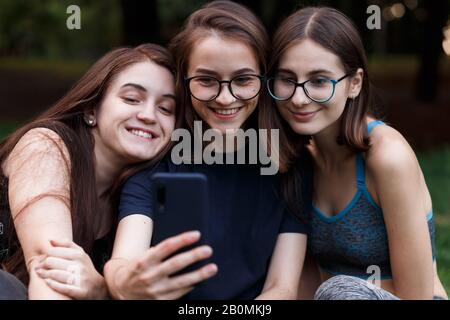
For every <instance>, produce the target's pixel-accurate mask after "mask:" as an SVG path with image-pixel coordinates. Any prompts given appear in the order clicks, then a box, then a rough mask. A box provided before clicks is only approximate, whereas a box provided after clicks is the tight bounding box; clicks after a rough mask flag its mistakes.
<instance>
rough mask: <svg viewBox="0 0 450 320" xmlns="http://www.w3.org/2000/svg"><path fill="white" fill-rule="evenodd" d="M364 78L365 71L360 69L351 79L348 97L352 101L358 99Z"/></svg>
mask: <svg viewBox="0 0 450 320" xmlns="http://www.w3.org/2000/svg"><path fill="white" fill-rule="evenodd" d="M363 78H364V70H363V69H361V68H359V69H358V70H356V72H355V74H354V75H353V76H352V77H351V78H350V87H349V90H348V97H349V98H350V99H354V98H356V97H357V96H358V95H359V93H360V92H361V88H362V84H363Z"/></svg>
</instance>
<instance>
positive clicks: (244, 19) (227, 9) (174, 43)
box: [169, 0, 269, 132]
mask: <svg viewBox="0 0 450 320" xmlns="http://www.w3.org/2000/svg"><path fill="white" fill-rule="evenodd" d="M212 34H218V35H219V36H222V37H224V38H228V39H233V40H237V41H241V42H243V43H245V44H247V45H248V46H249V47H250V48H251V49H252V50H253V53H254V55H255V57H256V58H257V59H258V63H259V67H260V71H261V73H262V74H265V73H266V71H267V58H268V51H269V36H268V34H267V31H266V30H265V28H264V25H263V24H262V22H261V21H260V20H259V19H258V18H257V17H256V15H255V14H254V13H253V12H251V11H250V10H249V9H248V8H246V7H245V6H243V5H241V4H238V3H235V2H232V1H224V0H218V1H213V2H210V3H207V4H206V5H204V6H203V7H202V8H200V9H199V10H197V11H195V12H194V13H192V14H191V15H190V16H189V17H188V19H187V20H186V21H185V23H184V25H183V27H182V30H181V32H180V33H178V34H177V35H176V36H175V37H174V38H173V39H172V40H171V41H170V43H169V49H170V50H171V52H172V54H173V56H174V59H175V65H176V68H177V71H178V74H177V78H176V88H177V93H179V95H180V96H179V104H180V105H183V106H186V110H185V120H186V125H187V127H188V129H189V130H190V131H191V132H193V125H194V121H195V120H199V119H200V117H199V116H198V115H197V113H196V112H195V110H194V108H193V107H192V102H191V97H190V95H189V92H188V90H187V88H186V87H185V85H184V79H185V76H186V73H187V68H188V63H189V59H190V54H191V52H192V49H193V47H194V46H195V44H196V43H197V42H198V41H199V40H201V39H204V38H206V37H208V36H210V35H212ZM268 100H269V99H268V95H267V94H266V92H265V90H261V93H260V96H259V100H258V105H259V106H258V108H257V109H259V108H260V107H261V105H263V104H266V103H268ZM254 114H256V112H254ZM254 114H253V115H252V116H251V117H250V118H251V119H249V120H247V123H248V122H249V121H252V119H256V116H255V115H254ZM254 122H255V123H256V120H255V121H254ZM256 125H257V124H256Z"/></svg>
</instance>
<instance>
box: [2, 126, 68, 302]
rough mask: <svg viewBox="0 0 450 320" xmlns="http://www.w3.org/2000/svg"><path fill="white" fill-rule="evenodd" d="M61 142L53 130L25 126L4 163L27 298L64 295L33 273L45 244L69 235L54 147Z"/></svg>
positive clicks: (62, 172) (63, 177) (62, 174)
mask: <svg viewBox="0 0 450 320" xmlns="http://www.w3.org/2000/svg"><path fill="white" fill-rule="evenodd" d="M49 137H50V138H51V139H50V138H49ZM52 140H53V141H52ZM55 143H57V144H58V145H56V144H55ZM62 146H63V143H62V142H61V140H60V138H59V136H58V135H57V134H56V133H54V132H53V131H50V130H48V129H40V128H39V129H33V130H30V131H29V132H28V133H26V134H25V135H24V136H23V137H22V139H21V140H20V141H19V142H18V144H17V145H16V147H15V148H14V150H13V152H12V153H11V155H10V156H9V158H8V161H7V165H6V166H5V173H6V174H7V176H8V178H9V203H10V207H11V214H12V217H13V219H14V225H15V228H16V231H17V235H18V238H19V241H20V244H21V247H22V249H23V253H24V257H25V262H26V264H27V268H28V272H29V274H30V283H29V289H28V291H29V297H30V299H65V298H67V297H66V296H64V295H61V294H59V293H58V292H56V291H54V290H53V289H51V288H50V287H49V286H48V285H47V284H46V283H45V281H44V280H43V279H41V278H40V277H38V276H37V275H36V273H35V272H34V267H35V266H36V264H37V262H38V261H40V260H42V259H43V258H44V257H45V255H46V252H47V251H48V249H50V247H51V246H50V239H52V238H68V239H72V223H71V218H70V211H69V208H68V202H67V201H68V199H69V190H68V177H69V172H68V170H67V169H66V164H65V159H64V153H63V154H61V152H60V151H59V149H58V147H62ZM55 195H57V196H55ZM29 203H31V205H28V206H27V204H29Z"/></svg>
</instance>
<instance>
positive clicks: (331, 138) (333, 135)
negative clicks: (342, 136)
mask: <svg viewBox="0 0 450 320" xmlns="http://www.w3.org/2000/svg"><path fill="white" fill-rule="evenodd" d="M338 136H339V122H335V123H334V124H332V125H331V126H329V127H328V128H326V129H324V130H323V131H321V132H319V133H318V134H316V135H314V136H313V137H312V145H313V149H314V152H315V154H314V158H315V159H316V160H318V161H320V162H321V163H322V164H323V165H324V166H325V167H326V168H333V167H337V166H339V165H340V164H341V163H342V162H343V161H346V160H347V159H348V158H349V156H352V155H353V153H352V151H351V150H350V149H349V148H348V147H347V146H345V145H339V144H338V143H337V137H338Z"/></svg>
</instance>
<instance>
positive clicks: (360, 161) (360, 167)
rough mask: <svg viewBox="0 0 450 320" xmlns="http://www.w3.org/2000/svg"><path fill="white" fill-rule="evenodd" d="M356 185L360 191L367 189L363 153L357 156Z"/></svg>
mask: <svg viewBox="0 0 450 320" xmlns="http://www.w3.org/2000/svg"><path fill="white" fill-rule="evenodd" d="M356 185H357V187H358V189H359V190H361V189H365V188H366V168H365V164H364V157H363V155H362V153H358V154H357V155H356Z"/></svg>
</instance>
